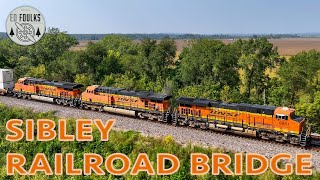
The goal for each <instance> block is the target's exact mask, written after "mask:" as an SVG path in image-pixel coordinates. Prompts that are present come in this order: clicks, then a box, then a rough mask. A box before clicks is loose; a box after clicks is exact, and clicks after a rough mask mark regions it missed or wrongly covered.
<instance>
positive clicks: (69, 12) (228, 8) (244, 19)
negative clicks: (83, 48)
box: [0, 0, 320, 34]
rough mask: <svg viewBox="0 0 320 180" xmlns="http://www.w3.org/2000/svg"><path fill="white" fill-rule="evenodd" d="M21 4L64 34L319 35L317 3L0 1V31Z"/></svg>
mask: <svg viewBox="0 0 320 180" xmlns="http://www.w3.org/2000/svg"><path fill="white" fill-rule="evenodd" d="M21 5H30V6H33V7H35V8H37V9H38V10H39V11H40V12H41V13H42V14H43V15H44V17H45V20H46V27H57V28H59V29H60V30H62V31H67V32H68V33H83V34H91V33H96V34H104V33H193V34H248V33H257V34H261V33H268V34H269V33H310V32H320V23H319V17H320V1H319V0H304V1H303V0H0V32H5V23H6V18H7V16H8V14H9V13H10V12H11V11H12V10H13V9H15V8H16V7H18V6H21Z"/></svg>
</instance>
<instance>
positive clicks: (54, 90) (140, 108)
mask: <svg viewBox="0 0 320 180" xmlns="http://www.w3.org/2000/svg"><path fill="white" fill-rule="evenodd" d="M82 88H84V87H83V85H81V84H77V83H70V82H58V81H48V80H45V79H37V78H31V77H24V78H20V79H18V81H17V82H16V83H15V84H14V83H13V73H12V70H8V69H0V95H10V96H13V97H16V98H23V99H33V100H39V101H46V102H50V103H55V104H58V105H63V106H72V107H78V108H82V109H91V110H98V111H101V112H103V111H105V112H109V113H116V114H122V115H128V116H134V117H139V118H144V119H150V120H155V121H161V122H165V123H171V124H173V125H176V126H190V127H194V128H201V129H205V130H210V129H219V130H223V131H227V132H234V131H237V132H243V133H252V134H254V135H256V136H257V137H258V138H261V139H267V140H274V141H278V142H288V143H290V144H295V145H300V146H309V145H310V144H316V145H319V144H320V136H319V135H318V134H315V133H312V132H311V127H308V128H307V127H306V119H305V118H303V117H299V116H297V115H295V110H294V109H292V108H287V107H275V106H265V105H257V104H247V103H240V104H236V103H224V102H219V101H212V100H209V99H199V98H192V97H179V98H178V99H176V100H175V101H176V102H177V107H173V106H172V105H171V102H172V101H174V99H173V98H172V96H171V95H167V94H158V93H153V92H137V91H130V90H126V89H123V88H113V87H104V86H100V85H92V86H88V87H86V89H85V90H84V91H81V89H82Z"/></svg>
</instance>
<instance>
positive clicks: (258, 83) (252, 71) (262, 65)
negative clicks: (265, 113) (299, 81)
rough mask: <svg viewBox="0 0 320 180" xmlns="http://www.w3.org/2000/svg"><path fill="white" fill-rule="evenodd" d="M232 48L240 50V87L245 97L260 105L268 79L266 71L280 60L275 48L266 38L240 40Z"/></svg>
mask: <svg viewBox="0 0 320 180" xmlns="http://www.w3.org/2000/svg"><path fill="white" fill-rule="evenodd" d="M234 46H237V47H238V48H239V49H240V54H241V55H240V59H239V65H240V67H241V70H242V72H243V78H242V86H243V87H244V89H245V97H246V98H247V99H248V100H251V101H253V102H260V103H261V101H262V95H263V93H264V92H265V90H266V88H267V83H268V79H269V75H268V74H266V70H267V69H268V68H269V69H272V68H274V67H275V66H276V65H277V64H279V63H280V62H281V60H282V59H281V58H279V55H278V51H277V48H274V47H273V45H272V44H271V43H270V42H268V40H267V39H266V38H258V39H250V40H241V39H240V40H238V41H237V42H235V44H234Z"/></svg>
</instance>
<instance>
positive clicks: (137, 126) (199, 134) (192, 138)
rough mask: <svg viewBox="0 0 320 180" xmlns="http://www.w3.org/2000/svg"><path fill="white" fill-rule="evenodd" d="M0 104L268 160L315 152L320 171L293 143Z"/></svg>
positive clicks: (18, 102) (45, 106)
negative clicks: (96, 121)
mask: <svg viewBox="0 0 320 180" xmlns="http://www.w3.org/2000/svg"><path fill="white" fill-rule="evenodd" d="M0 102H1V103H4V104H6V105H8V106H14V107H23V108H25V107H27V108H32V109H33V111H35V112H47V111H56V115H57V116H58V117H59V118H76V119H79V118H90V119H103V120H108V119H116V124H115V125H114V129H121V130H133V131H138V132H141V133H142V134H144V135H146V136H156V137H165V136H167V135H171V136H172V137H173V138H174V139H175V141H177V142H179V143H181V144H186V143H192V144H196V145H202V146H210V147H217V148H222V149H225V150H228V151H233V152H248V153H259V154H262V155H265V156H266V157H268V158H270V157H272V156H273V155H275V154H277V153H284V152H285V153H290V154H291V155H292V156H293V157H294V156H295V154H296V153H312V154H313V158H312V161H313V165H314V167H315V168H316V169H317V170H318V171H319V170H320V152H318V151H316V150H309V149H304V148H301V147H296V146H292V145H290V144H280V143H274V142H272V141H263V140H258V139H254V138H248V137H241V136H236V135H229V134H222V133H218V132H210V131H202V130H197V129H192V128H183V127H174V126H171V125H168V124H164V123H156V122H150V121H147V120H139V119H136V118H130V117H124V116H118V115H114V114H108V113H101V112H97V111H90V110H81V109H76V108H72V107H63V106H58V105H54V104H49V103H43V102H37V101H30V100H23V99H15V98H12V97H5V96H0Z"/></svg>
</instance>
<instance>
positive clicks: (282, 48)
mask: <svg viewBox="0 0 320 180" xmlns="http://www.w3.org/2000/svg"><path fill="white" fill-rule="evenodd" d="M222 41H223V42H224V43H226V44H228V43H231V42H234V41H236V39H223V40H222ZM269 41H270V42H271V43H272V44H273V45H274V46H277V47H278V51H279V54H280V55H281V56H292V55H295V54H297V53H299V52H302V51H308V50H311V49H315V50H318V51H320V38H283V39H269ZM88 42H89V41H87V40H84V41H79V44H78V45H77V46H74V47H72V48H71V50H74V51H77V50H84V49H85V48H86V46H87V44H88ZM93 42H96V40H95V41H93ZM135 42H139V41H138V40H135ZM189 42H190V40H187V39H186V40H183V39H179V40H176V45H177V50H178V53H179V52H181V50H182V49H183V47H184V46H186V45H187V44H188V43H189Z"/></svg>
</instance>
